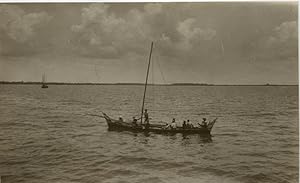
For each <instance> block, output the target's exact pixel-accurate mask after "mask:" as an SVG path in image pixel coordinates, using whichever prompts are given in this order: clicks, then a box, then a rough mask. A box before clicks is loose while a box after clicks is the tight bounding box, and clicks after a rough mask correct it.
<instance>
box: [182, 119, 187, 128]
mask: <svg viewBox="0 0 300 183" xmlns="http://www.w3.org/2000/svg"><path fill="white" fill-rule="evenodd" d="M182 128H183V129H186V121H185V120H184V121H183V123H182Z"/></svg>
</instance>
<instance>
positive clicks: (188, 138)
mask: <svg viewBox="0 0 300 183" xmlns="http://www.w3.org/2000/svg"><path fill="white" fill-rule="evenodd" d="M108 131H111V132H120V133H126V134H130V135H133V136H136V137H137V136H141V135H142V136H144V137H147V138H152V137H154V136H156V135H161V136H165V137H169V138H170V139H171V140H182V142H183V144H195V143H199V144H203V143H211V142H213V140H212V137H213V136H212V135H210V134H182V133H153V132H131V131H126V130H116V129H114V130H109V129H108Z"/></svg>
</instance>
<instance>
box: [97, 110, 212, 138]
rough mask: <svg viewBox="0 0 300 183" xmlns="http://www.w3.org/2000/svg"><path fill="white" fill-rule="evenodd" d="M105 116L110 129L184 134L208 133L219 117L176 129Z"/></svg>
mask: <svg viewBox="0 0 300 183" xmlns="http://www.w3.org/2000/svg"><path fill="white" fill-rule="evenodd" d="M103 117H104V119H105V120H106V123H107V125H108V129H109V130H113V131H132V132H154V133H183V134H208V135H210V132H211V130H212V128H213V126H214V124H215V122H216V121H217V118H215V119H214V120H212V121H210V122H209V123H208V125H207V127H193V128H182V127H176V128H174V129H171V128H165V127H166V125H161V124H150V126H149V127H148V128H145V125H135V124H134V123H132V122H125V121H123V120H120V119H118V120H116V119H112V118H111V117H109V116H108V115H107V114H105V113H103Z"/></svg>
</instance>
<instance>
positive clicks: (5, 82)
mask: <svg viewBox="0 0 300 183" xmlns="http://www.w3.org/2000/svg"><path fill="white" fill-rule="evenodd" d="M0 84H31V85H32V84H34V85H41V84H42V82H33V81H0ZM46 84H47V85H144V83H65V82H47V83H46ZM148 85H168V86H298V85H280V84H269V83H267V84H257V85H255V84H253V85H250V84H207V83H171V84H148Z"/></svg>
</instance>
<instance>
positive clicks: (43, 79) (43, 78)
mask: <svg viewBox="0 0 300 183" xmlns="http://www.w3.org/2000/svg"><path fill="white" fill-rule="evenodd" d="M45 80H46V78H45V73H44V74H43V77H42V83H43V84H45Z"/></svg>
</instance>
